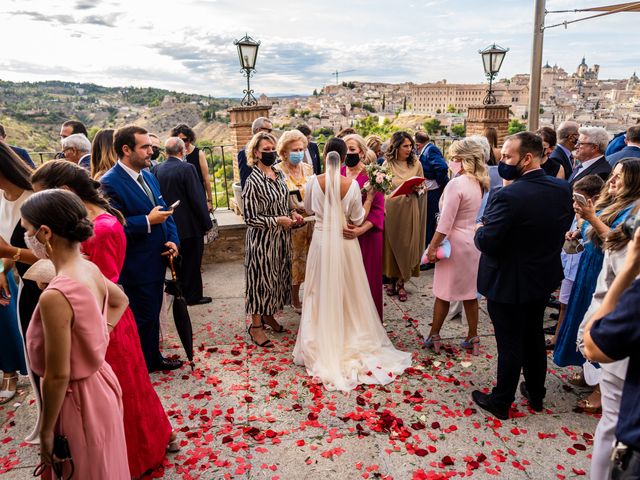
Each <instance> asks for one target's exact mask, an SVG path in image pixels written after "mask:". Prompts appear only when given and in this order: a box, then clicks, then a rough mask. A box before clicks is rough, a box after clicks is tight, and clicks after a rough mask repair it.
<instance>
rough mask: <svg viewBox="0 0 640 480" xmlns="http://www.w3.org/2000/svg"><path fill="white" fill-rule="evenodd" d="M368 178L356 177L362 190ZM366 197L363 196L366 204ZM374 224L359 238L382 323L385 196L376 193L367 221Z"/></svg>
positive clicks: (342, 172)
mask: <svg viewBox="0 0 640 480" xmlns="http://www.w3.org/2000/svg"><path fill="white" fill-rule="evenodd" d="M346 171H347V169H346V167H342V168H341V169H340V173H341V174H342V176H345V175H346ZM367 180H369V179H368V177H367V174H366V173H364V172H360V174H358V176H357V177H356V181H357V182H358V185H360V188H362V187H363V186H364V184H365V183H367ZM364 200H365V197H364V195H363V196H362V201H363V202H364ZM366 220H368V221H370V222H371V223H372V224H373V227H371V228H370V229H369V230H368V231H367V232H366V233H365V234H363V235H360V236H359V237H358V241H359V242H360V250H361V251H362V261H363V262H364V270H365V272H367V279H368V280H369V289H370V290H371V296H372V297H373V302H374V303H375V304H376V309H377V310H378V315H379V316H380V321H382V318H383V317H382V305H383V303H382V250H383V245H384V236H383V228H384V195H382V194H381V193H380V192H376V193H375V196H374V197H373V203H372V204H371V210H369V215H368V216H367V218H366V219H365V221H366Z"/></svg>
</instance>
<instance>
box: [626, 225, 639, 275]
mask: <svg viewBox="0 0 640 480" xmlns="http://www.w3.org/2000/svg"><path fill="white" fill-rule="evenodd" d="M625 267H626V268H629V269H631V270H632V271H634V272H636V276H638V274H639V273H640V228H638V229H637V230H636V233H635V235H634V236H633V239H632V240H631V241H630V242H629V245H628V246H627V258H626V260H625Z"/></svg>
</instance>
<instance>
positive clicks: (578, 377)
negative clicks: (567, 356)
mask: <svg viewBox="0 0 640 480" xmlns="http://www.w3.org/2000/svg"><path fill="white" fill-rule="evenodd" d="M568 382H569V383H570V384H571V385H575V386H576V387H581V388H587V387H588V386H589V385H588V384H587V382H585V380H584V374H583V373H582V372H581V371H580V372H575V373H573V374H572V375H571V376H570V377H569V380H568Z"/></svg>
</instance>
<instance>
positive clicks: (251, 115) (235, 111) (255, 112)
mask: <svg viewBox="0 0 640 480" xmlns="http://www.w3.org/2000/svg"><path fill="white" fill-rule="evenodd" d="M269 110H271V106H270V105H255V106H253V107H234V108H230V109H229V110H228V112H229V116H230V123H229V128H230V129H231V142H232V143H233V146H234V148H235V153H236V154H234V156H233V181H234V182H239V181H240V170H239V169H238V157H237V152H239V151H240V150H242V149H243V148H244V146H245V145H246V144H247V143H248V142H249V140H251V137H252V136H253V135H252V134H251V124H252V123H253V121H254V120H255V119H256V118H258V117H268V116H269Z"/></svg>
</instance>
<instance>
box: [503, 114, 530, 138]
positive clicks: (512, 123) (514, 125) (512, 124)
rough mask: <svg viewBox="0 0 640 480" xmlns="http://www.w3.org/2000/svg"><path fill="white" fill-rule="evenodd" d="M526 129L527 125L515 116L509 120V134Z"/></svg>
mask: <svg viewBox="0 0 640 480" xmlns="http://www.w3.org/2000/svg"><path fill="white" fill-rule="evenodd" d="M526 129H527V126H526V125H525V124H524V123H522V122H521V121H520V120H518V119H517V118H514V119H513V120H509V127H508V128H507V131H508V132H509V135H513V134H514V133H518V132H524V131H525V130H526Z"/></svg>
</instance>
